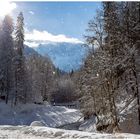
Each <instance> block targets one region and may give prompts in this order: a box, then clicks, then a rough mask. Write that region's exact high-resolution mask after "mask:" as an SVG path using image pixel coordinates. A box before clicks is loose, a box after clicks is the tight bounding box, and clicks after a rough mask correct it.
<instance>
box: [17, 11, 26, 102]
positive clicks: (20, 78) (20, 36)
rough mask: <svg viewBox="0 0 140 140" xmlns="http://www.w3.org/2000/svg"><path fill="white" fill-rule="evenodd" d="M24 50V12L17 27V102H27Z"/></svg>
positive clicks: (18, 19)
mask: <svg viewBox="0 0 140 140" xmlns="http://www.w3.org/2000/svg"><path fill="white" fill-rule="evenodd" d="M23 50H24V17H23V14H22V12H20V13H19V15H18V17H17V23H16V29H15V51H16V57H15V88H16V90H15V104H16V103H17V100H19V101H21V102H24V103H26V95H27V93H26V88H27V86H26V80H27V79H26V78H27V75H26V66H25V57H24V54H23Z"/></svg>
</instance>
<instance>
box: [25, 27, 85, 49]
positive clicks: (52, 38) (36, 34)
mask: <svg viewBox="0 0 140 140" xmlns="http://www.w3.org/2000/svg"><path fill="white" fill-rule="evenodd" d="M25 41H26V42H25V44H26V45H29V46H31V47H37V46H38V45H39V44H40V43H41V44H47V43H49V42H52V43H62V42H65V43H75V44H77V43H83V42H82V41H80V40H79V39H77V38H69V37H66V36H65V35H63V34H59V35H53V34H51V33H49V32H47V31H42V32H41V31H38V30H33V31H31V32H29V31H28V32H26V33H25Z"/></svg>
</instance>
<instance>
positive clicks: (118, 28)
mask: <svg viewBox="0 0 140 140" xmlns="http://www.w3.org/2000/svg"><path fill="white" fill-rule="evenodd" d="M87 22H88V24H87V29H86V34H85V35H84V38H85V43H84V47H86V48H87V49H88V55H87V56H86V58H85V59H84V60H83V63H84V64H83V65H82V66H81V68H80V69H78V70H72V71H71V72H64V71H62V70H60V69H59V68H56V67H55V66H54V64H53V62H52V60H51V59H50V58H49V57H48V56H46V57H44V56H41V55H40V54H38V53H37V52H36V51H34V50H32V49H31V48H29V47H28V46H26V45H25V44H24V42H25V37H24V32H25V31H24V28H25V25H24V15H23V13H22V12H20V13H19V15H18V17H17V21H16V23H13V19H12V17H11V16H9V15H6V16H5V17H4V19H3V21H0V102H5V103H6V104H9V105H10V106H11V107H16V106H17V105H22V104H27V103H34V104H38V105H41V104H43V103H44V102H45V101H47V102H48V103H49V104H51V105H54V104H57V103H70V102H76V101H78V103H79V109H80V111H81V113H82V114H83V116H84V119H90V118H91V117H92V116H97V118H98V123H97V124H96V128H97V130H98V131H100V132H111V133H113V132H120V131H121V129H122V128H121V126H120V124H121V123H122V118H125V119H126V120H128V122H127V124H126V125H128V126H131V124H133V123H132V122H133V121H135V122H136V123H135V124H136V125H135V126H131V127H132V129H133V130H134V127H139V126H140V2H102V9H99V10H98V11H97V12H96V16H95V17H94V18H93V19H91V20H90V21H87ZM30 49H31V50H30ZM29 50H30V53H29ZM133 130H132V132H133Z"/></svg>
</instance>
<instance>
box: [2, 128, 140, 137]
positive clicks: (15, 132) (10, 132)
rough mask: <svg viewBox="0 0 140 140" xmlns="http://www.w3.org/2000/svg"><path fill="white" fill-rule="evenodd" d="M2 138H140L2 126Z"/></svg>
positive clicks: (117, 134) (121, 134)
mask: <svg viewBox="0 0 140 140" xmlns="http://www.w3.org/2000/svg"><path fill="white" fill-rule="evenodd" d="M0 138H1V139H2V138H7V139H8V138H32V139H33V138H90V139H91V138H92V139H96V138H100V139H103V138H105V139H106V138H119V139H121V138H137V139H138V138H140V135H134V134H128V133H116V134H103V133H89V132H81V131H75V130H62V129H55V128H49V127H35V126H34V127H31V126H0Z"/></svg>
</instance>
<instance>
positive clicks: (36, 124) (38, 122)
mask: <svg viewBox="0 0 140 140" xmlns="http://www.w3.org/2000/svg"><path fill="white" fill-rule="evenodd" d="M30 126H45V124H44V123H43V122H40V121H33V122H32V123H31V124H30Z"/></svg>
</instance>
